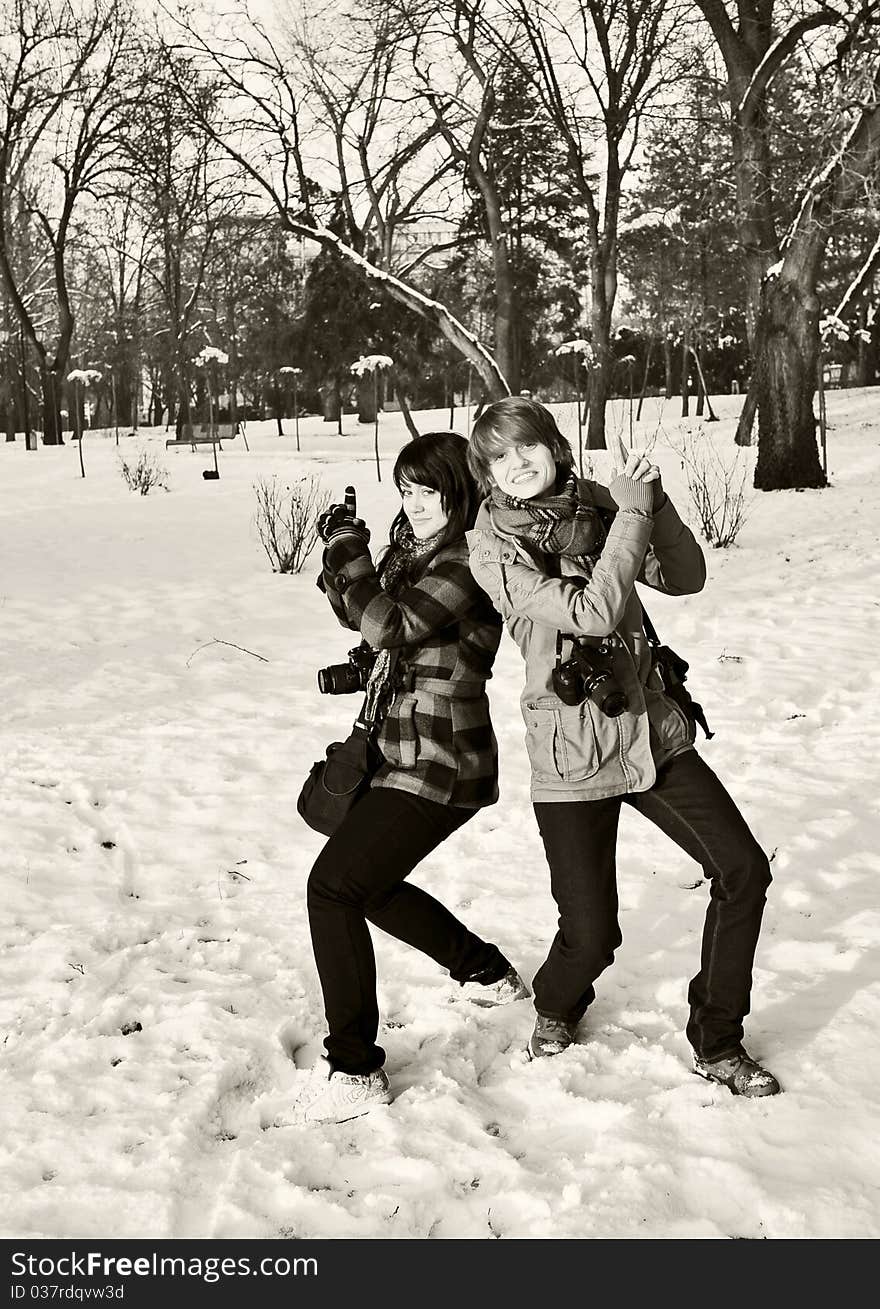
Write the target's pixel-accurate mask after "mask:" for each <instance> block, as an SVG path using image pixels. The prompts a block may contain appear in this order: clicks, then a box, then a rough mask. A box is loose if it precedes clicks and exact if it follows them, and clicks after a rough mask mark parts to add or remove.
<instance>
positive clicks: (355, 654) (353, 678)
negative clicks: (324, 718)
mask: <svg viewBox="0 0 880 1309" xmlns="http://www.w3.org/2000/svg"><path fill="white" fill-rule="evenodd" d="M375 662H376V654H375V651H373V650H371V649H370V647H369V646H368V645H366V644H362V645H356V646H355V648H354V649H353V650H349V652H348V662H347V663H345V664H330V666H329V668H319V669H318V690H319V691H320V692H321V694H322V695H351V694H352V693H353V692H355V691H366V689H367V682H368V681H369V680H370V673H371V672H372V671H373V664H374V663H375Z"/></svg>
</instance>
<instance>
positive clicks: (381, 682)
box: [363, 521, 442, 723]
mask: <svg viewBox="0 0 880 1309" xmlns="http://www.w3.org/2000/svg"><path fill="white" fill-rule="evenodd" d="M441 531H442V529H441ZM439 535H440V533H439V532H436V533H435V534H434V535H433V536H429V537H428V538H427V540H425V541H419V540H418V538H417V537H416V535H415V533H414V532H413V530H412V524H411V523H409V522H408V521H407V522H406V523H404V525H403V527H402V528H401V529H400V531H399V532H398V537H397V541H396V542H395V543H394V545H392V546H391V549H390V550H389V552H388V555H387V556H386V558H385V561H384V564H383V567H382V573H381V576H380V578H379V580H380V582H381V584H382V589H383V590H384V591H387V593H388V594H389V595H390V596H396V595H398V594H399V593H400V592H401V591H403V590H404V589H405V588H406V587H407V586H408V585H409V582H410V579H411V577H412V574H413V571H414V566H415V564H416V563H417V562H418V560H419V559H422V558H423V557H424V556H425V555H426V554H430V552H431V551H432V550H434V549H436V547H437V543H438V542H437V538H438V537H439ZM399 653H400V652H399V651H398V650H379V651H378V653H377V654H376V662H375V663H374V664H373V670H372V672H371V673H370V677H369V680H368V682H367V698H366V700H365V701H364V709H363V717H364V720H365V721H366V722H368V723H377V722H380V721H381V720H382V719H383V718H384V717H385V715H386V714H387V712H388V710H389V708H390V707H391V702H392V700H393V698H394V691H395V690H396V687H395V680H394V676H393V673H394V665H395V663H396V662H397V660H396V656H397V655H398V654H399Z"/></svg>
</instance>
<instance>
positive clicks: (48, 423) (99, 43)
mask: <svg viewBox="0 0 880 1309" xmlns="http://www.w3.org/2000/svg"><path fill="white" fill-rule="evenodd" d="M132 31H133V20H132V15H131V13H130V11H129V9H128V6H127V3H126V2H125V0H83V2H82V3H79V2H77V3H74V2H73V0H65V2H62V3H60V4H54V3H51V2H50V0H12V3H11V4H9V5H8V6H6V7H5V8H4V10H3V13H2V17H0V278H2V281H3V283H4V286H5V289H6V294H7V296H8V298H9V301H10V303H11V305H12V308H13V310H14V313H15V315H16V317H17V319H18V321H19V322H20V323H21V325H22V328H23V330H24V334H25V336H26V338H27V339H28V341H29V343H30V345H31V348H32V349H33V351H34V354H35V356H36V358H37V360H38V363H39V369H40V375H41V383H42V392H43V411H44V419H43V422H44V433H43V439H44V441H45V442H46V443H47V444H54V443H57V442H59V441H60V440H61V431H60V415H59V398H60V388H59V381H60V379H61V378H62V377H63V376H64V375H65V373H66V371H67V363H68V359H69V355H70V342H71V337H72V335H73V330H74V309H73V306H72V303H71V295H70V286H69V284H68V271H67V260H68V243H69V238H70V234H71V224H72V221H73V215H74V211H75V209H76V207H77V205H78V204H79V203H80V201H81V199H82V197H83V196H84V195H85V194H86V193H87V192H94V191H96V190H97V189H99V188H100V187H101V185H102V183H103V181H104V179H105V178H106V177H107V174H108V171H109V169H110V168H111V166H112V163H113V160H114V158H115V155H116V152H117V150H118V146H119V136H120V131H121V128H122V126H123V124H124V122H125V121H126V117H127V114H128V112H129V108H130V104H131V81H130V68H131V63H130V60H129V55H130V53H131V50H132ZM22 224H27V227H28V233H29V239H30V240H31V241H32V242H33V245H34V251H33V263H31V264H29V265H28V266H27V267H22V266H21V265H19V266H16V260H15V254H14V251H15V250H16V248H17V245H18V238H19V237H20V234H21V230H22ZM34 264H39V265H40V266H41V267H42V268H43V269H44V270H45V273H46V275H47V276H48V278H49V279H50V281H51V287H52V294H53V297H54V302H55V303H54V311H55V312H54V314H53V316H52V318H51V320H49V321H44V322H42V323H41V322H40V320H39V318H38V317H37V316H36V315H35V313H34V303H33V299H32V296H31V294H30V289H31V288H29V285H28V277H29V276H30V275H31V273H32V271H33V267H34Z"/></svg>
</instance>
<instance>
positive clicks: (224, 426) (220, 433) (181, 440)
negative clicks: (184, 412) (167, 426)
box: [165, 423, 236, 450]
mask: <svg viewBox="0 0 880 1309" xmlns="http://www.w3.org/2000/svg"><path fill="white" fill-rule="evenodd" d="M235 435H236V434H235V432H233V430H232V424H231V423H218V424H217V430H216V435H214V436H212V435H211V433H210V432H209V431H208V429H207V427H206V426H203V427H202V429H201V431H199V432H198V433H196V432H195V431H193V432H191V433H190V435H189V436H179V437H172V438H171V439H169V440H168V441H166V442H165V449H166V450H167V449H168V447H169V446H174V445H188V446H190V447H191V448H192V449H193V450H195V448H196V446H197V445H213V444H214V442H215V441H216V442H217V444H218V445H219V446H220V449H221V450H222V449H223V442H224V441H233V440H234V439H235Z"/></svg>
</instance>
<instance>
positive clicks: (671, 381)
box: [663, 336, 675, 400]
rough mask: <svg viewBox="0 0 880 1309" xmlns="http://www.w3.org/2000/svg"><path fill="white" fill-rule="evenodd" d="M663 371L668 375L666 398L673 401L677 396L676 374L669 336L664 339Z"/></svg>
mask: <svg viewBox="0 0 880 1309" xmlns="http://www.w3.org/2000/svg"><path fill="white" fill-rule="evenodd" d="M663 370H664V373H665V375H666V386H665V397H666V399H667V400H671V399H672V397H673V395H674V394H675V373H674V367H673V361H672V342H671V341H670V339H669V337H668V336H664V337H663Z"/></svg>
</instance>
